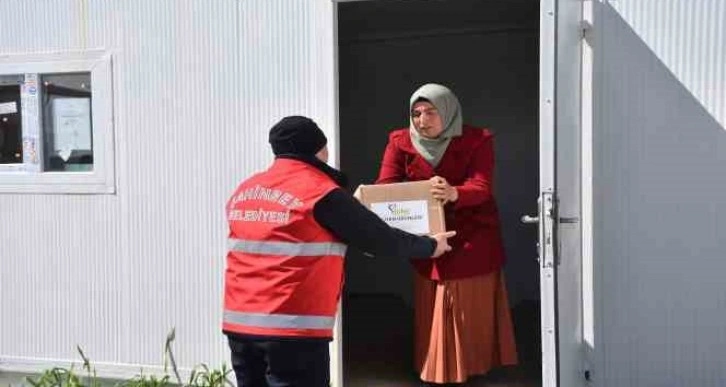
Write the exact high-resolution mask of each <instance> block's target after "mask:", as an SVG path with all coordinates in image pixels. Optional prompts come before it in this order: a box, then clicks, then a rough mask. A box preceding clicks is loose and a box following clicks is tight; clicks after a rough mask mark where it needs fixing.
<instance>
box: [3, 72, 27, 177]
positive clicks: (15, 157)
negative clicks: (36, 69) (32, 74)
mask: <svg viewBox="0 0 726 387" xmlns="http://www.w3.org/2000/svg"><path fill="white" fill-rule="evenodd" d="M22 83H23V76H22V75H0V164H21V163H22V162H23V129H22V119H21V111H22V109H21V104H20V88H21V85H22Z"/></svg>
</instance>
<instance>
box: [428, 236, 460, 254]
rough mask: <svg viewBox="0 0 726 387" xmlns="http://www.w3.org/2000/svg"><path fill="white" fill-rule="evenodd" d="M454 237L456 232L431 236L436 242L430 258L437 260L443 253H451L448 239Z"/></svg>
mask: <svg viewBox="0 0 726 387" xmlns="http://www.w3.org/2000/svg"><path fill="white" fill-rule="evenodd" d="M454 235H456V231H446V232H442V233H438V234H434V235H432V236H431V238H433V239H434V240H435V241H436V249H435V250H434V253H433V255H431V257H432V258H438V257H440V256H442V255H443V254H444V253H445V252H447V251H451V246H450V245H449V240H448V239H449V238H451V237H453V236H454Z"/></svg>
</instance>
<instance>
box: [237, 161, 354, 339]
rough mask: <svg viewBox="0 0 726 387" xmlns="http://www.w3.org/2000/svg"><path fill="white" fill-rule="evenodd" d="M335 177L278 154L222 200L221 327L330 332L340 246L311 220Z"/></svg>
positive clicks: (266, 332) (339, 280)
mask: <svg viewBox="0 0 726 387" xmlns="http://www.w3.org/2000/svg"><path fill="white" fill-rule="evenodd" d="M335 188H337V185H336V184H335V182H334V181H333V180H332V179H331V178H330V177H329V176H328V175H326V174H325V173H323V172H322V171H320V170H319V169H317V168H315V167H313V166H311V165H309V164H306V163H304V162H301V161H298V160H291V159H277V160H276V161H275V162H274V163H273V164H272V167H270V169H268V170H267V171H265V172H262V173H260V174H257V175H255V176H253V177H252V178H250V179H249V180H247V181H245V182H243V183H242V184H240V186H239V187H238V188H237V190H236V191H235V193H234V195H232V197H231V198H230V200H229V202H228V203H227V219H228V221H229V228H230V233H229V252H228V254H227V270H226V273H225V286H224V288H225V291H224V321H223V329H224V331H225V332H233V333H241V334H250V335H263V336H285V337H322V338H330V337H332V336H333V325H334V323H335V313H336V310H337V305H338V299H339V297H340V291H341V288H342V286H343V257H344V256H345V250H346V246H345V245H344V244H343V243H340V241H338V240H337V239H336V238H335V237H334V236H333V235H332V234H331V233H330V232H329V231H327V230H326V229H325V228H323V227H322V226H321V225H320V224H318V223H317V222H316V221H315V218H314V217H313V208H314V206H315V203H316V202H317V201H318V200H320V199H321V198H322V197H323V196H325V195H326V194H327V193H328V192H330V191H331V190H333V189H335Z"/></svg>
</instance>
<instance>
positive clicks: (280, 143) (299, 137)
mask: <svg viewBox="0 0 726 387" xmlns="http://www.w3.org/2000/svg"><path fill="white" fill-rule="evenodd" d="M327 143H328V139H327V138H326V137H325V133H323V131H322V130H320V128H319V127H318V125H317V124H316V123H315V121H313V120H311V119H309V118H307V117H303V116H290V117H285V118H283V119H282V120H280V122H278V123H277V124H275V126H273V127H272V129H270V145H272V152H273V153H274V154H275V156H279V155H283V154H286V155H304V156H314V155H315V154H316V153H318V152H319V151H320V150H321V149H323V147H324V146H325V145H326V144H327Z"/></svg>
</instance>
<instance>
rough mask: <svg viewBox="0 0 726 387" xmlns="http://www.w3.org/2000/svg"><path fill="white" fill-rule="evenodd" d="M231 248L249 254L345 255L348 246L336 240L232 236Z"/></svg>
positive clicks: (230, 240)
mask: <svg viewBox="0 0 726 387" xmlns="http://www.w3.org/2000/svg"><path fill="white" fill-rule="evenodd" d="M228 245H229V250H230V251H237V252H240V253H248V254H265V255H285V256H297V257H318V256H327V255H341V256H342V255H345V250H346V246H345V245H344V244H342V243H336V242H311V243H293V242H267V241H251V240H243V239H235V238H230V239H229V241H228Z"/></svg>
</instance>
